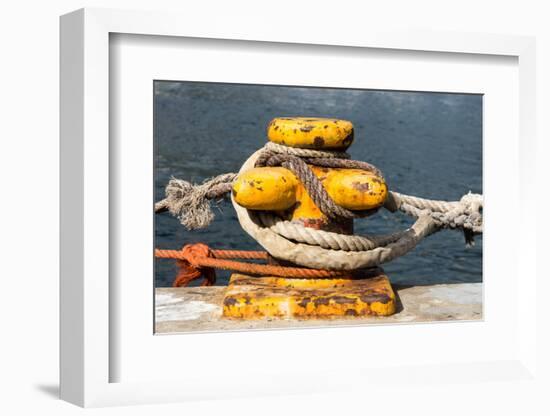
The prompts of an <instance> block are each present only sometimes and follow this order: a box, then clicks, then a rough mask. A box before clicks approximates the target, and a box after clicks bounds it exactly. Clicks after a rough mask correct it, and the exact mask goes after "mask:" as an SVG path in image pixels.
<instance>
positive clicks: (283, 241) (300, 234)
mask: <svg viewBox="0 0 550 416" xmlns="http://www.w3.org/2000/svg"><path fill="white" fill-rule="evenodd" d="M266 150H268V151H271V152H276V153H283V154H290V155H293V156H297V157H302V158H306V159H307V158H309V159H311V158H320V159H322V158H324V159H332V158H334V159H343V158H349V155H348V154H347V153H345V152H337V151H320V150H313V149H299V148H292V147H287V146H283V145H279V144H276V143H272V142H268V143H267V144H266V145H265V147H264V148H262V149H260V150H258V151H257V152H255V153H254V154H253V155H252V156H251V157H250V158H249V159H248V160H247V161H246V162H245V164H244V165H243V166H242V167H241V170H240V173H242V172H244V171H246V170H249V169H251V168H252V167H254V165H255V163H256V161H257V159H258V158H259V157H260V156H261V155H262V153H263V152H264V151H266ZM236 176H237V175H236V174H232V173H231V174H225V175H220V176H218V177H216V178H213V179H211V180H208V181H205V182H204V183H203V184H202V185H192V184H190V183H188V182H186V181H181V180H177V179H172V180H171V181H170V183H169V185H168V187H167V189H166V195H167V197H166V199H165V200H163V201H160V202H159V203H157V204H156V206H155V209H156V210H157V211H161V210H165V209H168V210H169V211H170V212H172V214H174V215H176V216H178V217H179V218H180V221H181V222H182V224H183V225H185V226H186V227H187V228H189V229H196V228H204V227H206V226H207V225H208V224H209V223H210V221H211V220H212V218H213V214H212V212H211V210H210V208H209V203H208V201H207V200H208V199H215V198H219V197H221V196H223V195H224V194H226V193H227V192H228V191H229V190H230V189H231V184H232V182H233V180H234V179H235V178H236ZM232 202H233V206H234V208H235V211H236V212H237V216H238V219H239V222H240V224H241V226H242V228H243V229H244V230H245V231H246V232H247V233H248V234H250V235H251V236H252V237H253V238H254V239H256V240H257V241H258V243H260V244H261V245H262V246H263V247H264V248H265V249H266V250H267V251H268V252H269V253H270V254H271V255H272V256H274V257H278V258H282V259H286V260H288V261H292V262H294V263H296V264H299V265H303V266H306V267H314V268H328V269H335V270H353V269H357V268H361V267H372V266H376V265H379V264H381V263H384V262H387V261H390V260H392V259H394V258H396V257H399V256H401V255H403V254H405V253H406V252H408V251H409V250H411V249H412V248H414V247H415V246H416V244H418V242H419V241H420V240H421V239H422V238H424V237H426V236H428V235H429V234H431V233H433V232H435V231H438V230H440V229H442V228H461V229H463V230H464V233H465V236H466V241H467V243H470V244H471V243H472V242H473V234H478V233H482V232H483V217H482V209H483V197H482V196H481V195H479V194H472V193H469V194H467V195H464V196H463V197H462V198H461V200H460V201H437V200H430V199H424V198H419V197H415V196H409V195H404V194H400V193H397V192H389V193H388V198H387V200H386V204H385V207H386V208H388V209H389V210H390V211H397V210H400V211H402V212H404V213H406V214H408V215H411V216H413V217H416V218H417V221H416V223H415V224H414V225H413V226H412V227H411V228H409V229H407V230H405V231H401V232H397V233H393V234H388V235H382V236H368V237H367V236H358V235H345V234H339V233H332V232H327V231H323V230H315V229H312V228H308V227H304V226H303V225H301V224H298V223H295V222H291V221H286V220H282V219H281V218H279V217H277V216H275V215H274V214H272V213H268V212H259V211H249V210H246V209H245V208H243V207H241V206H239V205H238V204H236V203H235V201H234V200H233V198H232Z"/></svg>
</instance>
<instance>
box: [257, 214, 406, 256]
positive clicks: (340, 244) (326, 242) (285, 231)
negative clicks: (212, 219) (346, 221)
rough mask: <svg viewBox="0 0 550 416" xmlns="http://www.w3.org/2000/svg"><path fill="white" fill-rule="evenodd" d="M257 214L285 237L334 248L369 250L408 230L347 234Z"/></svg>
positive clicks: (268, 225) (396, 238) (385, 243)
mask: <svg viewBox="0 0 550 416" xmlns="http://www.w3.org/2000/svg"><path fill="white" fill-rule="evenodd" d="M251 216H252V217H253V218H254V216H256V217H257V218H258V220H259V221H260V222H261V224H262V225H263V226H264V227H269V228H270V229H271V230H272V231H274V232H276V233H277V234H279V235H282V236H283V237H285V238H287V239H289V240H294V241H296V242H298V243H305V244H309V245H314V246H319V247H323V248H328V249H332V250H344V251H367V250H372V249H373V248H376V247H380V246H386V245H388V244H390V243H393V242H395V241H397V240H399V238H401V237H402V236H403V235H404V234H405V233H406V232H407V231H399V232H396V233H392V234H387V235H380V236H369V237H366V236H360V235H346V234H340V233H334V232H329V231H323V230H316V229H314V228H310V227H304V226H303V225H302V224H299V223H295V222H291V221H285V220H282V219H280V218H279V217H277V216H275V215H273V214H272V213H269V212H266V211H259V212H256V213H251Z"/></svg>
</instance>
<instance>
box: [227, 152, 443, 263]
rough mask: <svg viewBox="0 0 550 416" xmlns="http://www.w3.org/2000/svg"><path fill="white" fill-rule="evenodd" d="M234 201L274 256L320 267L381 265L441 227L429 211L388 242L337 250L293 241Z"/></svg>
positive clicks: (251, 163) (243, 220) (244, 223)
mask: <svg viewBox="0 0 550 416" xmlns="http://www.w3.org/2000/svg"><path fill="white" fill-rule="evenodd" d="M261 152H262V149H260V150H258V151H257V152H255V153H254V154H252V155H251V156H250V158H248V160H247V161H246V162H245V163H244V164H243V166H242V167H241V170H240V172H239V173H243V172H246V171H247V170H249V169H251V168H252V167H254V164H255V163H256V159H257V158H258V157H259V156H260V154H261ZM231 201H232V203H233V208H234V209H235V212H236V213H237V218H238V220H239V223H240V225H241V227H242V228H243V230H244V231H246V232H247V233H248V234H249V235H250V236H251V237H252V238H254V239H255V240H256V241H257V242H258V243H259V244H260V245H261V246H262V247H263V248H264V249H265V250H267V251H268V252H269V253H270V254H271V255H272V256H273V257H276V258H280V259H285V260H287V261H290V262H292V263H295V264H298V265H301V266H305V267H311V268H317V269H329V270H356V269H361V268H367V267H374V266H378V265H380V264H382V263H386V262H388V261H391V260H393V259H395V258H397V257H400V256H402V255H404V254H405V253H407V252H408V251H410V250H412V249H413V248H414V247H416V245H417V244H418V243H419V242H420V241H421V240H422V239H423V238H425V237H426V236H428V235H430V234H431V233H433V232H435V231H437V230H438V227H437V225H436V224H435V222H434V221H433V220H432V218H431V217H430V216H429V215H421V216H420V217H419V218H418V219H417V221H416V222H415V223H414V225H413V226H412V227H411V228H410V229H408V230H407V231H405V232H403V233H402V234H401V236H400V237H399V238H398V239H397V240H396V241H393V242H390V243H388V244H387V245H385V246H380V247H376V248H373V249H371V250H366V251H345V250H333V249H327V248H323V247H321V246H318V245H309V244H304V243H298V242H294V241H291V240H289V239H287V238H285V237H284V236H282V235H280V234H278V233H277V232H275V231H273V230H271V228H270V227H264V226H263V224H262V223H261V222H260V221H259V220H258V218H257V216H256V215H255V214H254V211H249V210H247V209H246V208H244V207H242V206H240V205H239V204H237V203H236V202H235V200H234V198H233V197H231Z"/></svg>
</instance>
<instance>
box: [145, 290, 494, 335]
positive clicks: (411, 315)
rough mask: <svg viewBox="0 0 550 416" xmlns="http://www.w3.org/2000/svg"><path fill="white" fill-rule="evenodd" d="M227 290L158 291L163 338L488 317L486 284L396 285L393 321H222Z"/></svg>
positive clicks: (390, 318)
mask: <svg viewBox="0 0 550 416" xmlns="http://www.w3.org/2000/svg"><path fill="white" fill-rule="evenodd" d="M226 288H227V287H226V286H210V287H183V288H157V289H156V290H155V332H156V333H157V334H167V333H181V332H205V331H224V330H232V331H235V330H250V329H276V328H307V327H322V326H335V325H347V326H349V325H372V324H377V325H380V324H391V323H415V322H439V321H456V320H458V321H471V320H481V319H482V303H483V302H482V300H483V292H482V284H481V283H458V284H441V285H430V286H399V285H393V289H394V291H395V292H396V295H397V312H396V313H395V314H394V315H392V316H387V317H376V316H368V317H345V318H337V319H306V320H298V319H258V320H236V319H228V318H224V317H222V300H223V296H224V293H225V290H226Z"/></svg>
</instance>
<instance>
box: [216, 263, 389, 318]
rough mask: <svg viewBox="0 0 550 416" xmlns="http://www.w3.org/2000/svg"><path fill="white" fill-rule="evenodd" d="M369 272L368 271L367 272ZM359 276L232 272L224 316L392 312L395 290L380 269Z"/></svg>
mask: <svg viewBox="0 0 550 416" xmlns="http://www.w3.org/2000/svg"><path fill="white" fill-rule="evenodd" d="M368 273H369V272H367V274H368ZM370 273H371V274H373V275H374V276H372V277H371V276H366V278H361V279H287V278H279V277H261V278H260V277H251V276H246V275H242V274H233V275H232V276H231V280H230V282H229V286H228V288H227V290H226V292H225V296H224V300H223V316H224V317H226V318H238V319H261V318H283V319H284V318H296V319H300V318H304V319H305V318H307V319H312V318H323V319H326V318H333V317H334V318H336V317H339V318H342V317H346V316H348V317H353V316H367V315H371V316H388V315H391V314H393V313H395V294H394V292H393V290H392V287H391V285H390V282H389V279H388V278H387V277H386V276H385V275H384V274H383V272H382V271H381V270H380V269H376V270H375V271H374V272H370Z"/></svg>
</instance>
